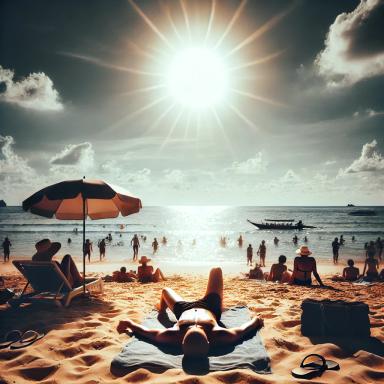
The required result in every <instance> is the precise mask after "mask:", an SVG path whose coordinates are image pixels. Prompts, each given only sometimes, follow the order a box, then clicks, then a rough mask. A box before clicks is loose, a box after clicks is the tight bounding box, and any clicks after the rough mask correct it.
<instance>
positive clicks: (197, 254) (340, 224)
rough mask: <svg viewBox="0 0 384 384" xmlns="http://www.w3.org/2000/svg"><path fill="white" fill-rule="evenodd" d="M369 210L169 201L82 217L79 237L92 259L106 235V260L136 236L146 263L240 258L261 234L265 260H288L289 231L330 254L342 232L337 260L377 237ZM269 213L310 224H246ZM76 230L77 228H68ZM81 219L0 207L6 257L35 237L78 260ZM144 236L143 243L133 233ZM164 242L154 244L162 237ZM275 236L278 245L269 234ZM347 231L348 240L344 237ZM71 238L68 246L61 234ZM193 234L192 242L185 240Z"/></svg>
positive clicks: (381, 218) (26, 252)
mask: <svg viewBox="0 0 384 384" xmlns="http://www.w3.org/2000/svg"><path fill="white" fill-rule="evenodd" d="M363 208H371V209H374V210H375V211H376V212H377V215H376V216H360V217H359V216H350V215H348V212H349V211H350V210H351V209H354V208H347V207H233V206H169V207H154V206H151V207H145V208H143V209H142V210H141V211H140V212H139V213H137V214H134V215H131V216H128V217H118V218H115V219H108V220H97V221H92V220H87V222H86V238H89V239H90V240H91V241H92V242H93V250H94V253H93V255H92V261H95V262H96V261H97V260H98V259H99V255H98V248H97V242H98V240H100V239H101V238H103V237H106V236H107V235H108V233H111V235H112V241H111V242H107V252H106V253H107V259H108V260H110V261H112V262H122V261H128V260H130V259H131V258H132V249H131V247H130V240H131V238H132V237H133V234H135V233H136V234H138V236H139V238H140V241H141V248H140V251H139V254H140V255H147V256H150V257H152V259H153V261H155V262H156V260H157V261H159V262H166V263H172V264H175V265H178V264H180V265H183V266H185V267H186V268H187V267H188V265H191V266H192V265H194V266H196V265H204V264H212V263H217V264H218V265H221V264H225V263H244V262H245V259H246V257H245V255H246V247H247V246H248V244H252V246H253V248H254V254H256V251H257V248H258V246H259V244H260V242H261V240H265V241H266V245H267V262H270V261H272V260H273V261H274V260H276V259H277V258H278V256H279V255H281V254H284V255H286V256H287V258H288V260H290V259H293V258H294V257H295V250H296V249H297V248H298V246H296V245H294V244H293V242H292V237H293V236H294V235H295V234H297V236H298V237H299V243H298V245H301V244H304V240H303V239H304V236H307V238H308V243H307V245H308V246H309V248H310V249H311V250H312V252H313V254H314V256H316V257H317V258H319V259H324V260H331V259H332V252H331V242H332V241H333V239H334V238H335V237H339V236H340V235H343V236H344V238H345V240H346V241H345V245H344V246H343V247H342V248H341V250H340V258H341V259H342V258H343V255H345V256H347V255H348V256H353V257H354V258H355V259H357V260H359V259H361V260H362V259H363V258H364V255H365V253H364V243H365V242H368V241H370V240H375V239H376V238H377V237H379V236H380V237H381V238H384V207H359V209H363ZM266 218H269V219H295V220H302V221H303V222H304V224H307V225H312V226H315V227H316V228H314V229H307V230H303V231H265V230H258V229H257V228H256V227H254V226H252V225H251V224H250V223H248V222H247V219H250V220H252V221H256V222H258V221H261V220H264V219H266ZM75 228H77V229H78V233H77V234H76V233H75V232H74V229H75ZM81 231H82V223H81V221H61V220H56V219H46V218H43V217H39V216H36V215H33V214H31V213H28V212H24V211H23V210H22V209H21V207H6V208H0V240H1V241H2V240H3V239H4V237H5V236H8V237H9V238H10V240H11V242H12V248H11V259H12V256H16V255H17V256H18V257H20V256H21V257H23V258H24V257H25V258H30V257H31V256H32V254H33V253H34V252H35V248H34V244H35V243H36V242H37V241H38V240H41V239H43V238H49V239H50V240H51V241H59V242H60V243H61V244H62V248H61V250H60V252H59V254H62V255H64V254H66V253H69V254H71V255H72V256H74V257H75V258H77V260H80V258H81V242H82V232H81ZM240 234H241V235H242V236H243V238H244V244H243V247H242V248H240V247H239V246H238V243H237V239H238V237H239V235H240ZM143 236H146V238H147V240H146V241H144V240H143V239H142V238H141V237H143ZM163 236H165V237H166V238H167V240H168V241H167V244H166V245H163V244H162V243H161V239H162V237H163ZM221 236H225V237H226V238H227V244H226V246H225V247H222V246H221V245H220V244H219V240H220V237H221ZM275 236H277V237H278V238H279V239H280V242H279V244H278V246H275V245H274V243H273V238H274V237H275ZM352 236H355V238H356V241H355V242H352V240H351V238H352ZM155 237H156V238H157V239H158V241H159V243H160V246H159V250H158V252H157V253H156V254H155V255H152V247H151V244H152V241H153V239H154V238H155ZM69 238H70V239H71V241H72V242H71V243H70V244H68V242H67V241H68V239H69ZM194 240H195V244H193V242H194Z"/></svg>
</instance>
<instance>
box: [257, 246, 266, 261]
mask: <svg viewBox="0 0 384 384" xmlns="http://www.w3.org/2000/svg"><path fill="white" fill-rule="evenodd" d="M257 254H258V255H259V256H260V267H265V256H266V254H267V247H266V246H265V240H262V241H261V244H260V245H259V249H258V251H257Z"/></svg>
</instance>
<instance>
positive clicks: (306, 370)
mask: <svg viewBox="0 0 384 384" xmlns="http://www.w3.org/2000/svg"><path fill="white" fill-rule="evenodd" d="M310 357H316V358H317V359H316V360H315V362H314V361H311V362H309V363H306V361H307V360H308V358H310ZM314 363H316V364H314ZM326 369H327V362H326V360H325V359H324V357H323V356H321V355H318V354H317V353H312V354H310V355H308V356H305V357H304V359H303V361H302V362H301V364H300V367H299V368H294V369H292V371H291V373H292V376H293V377H296V378H298V379H313V378H314V377H317V376H321V375H322V374H323V373H324V371H325V370H326Z"/></svg>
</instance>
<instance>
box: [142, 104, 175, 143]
mask: <svg viewBox="0 0 384 384" xmlns="http://www.w3.org/2000/svg"><path fill="white" fill-rule="evenodd" d="M175 105H176V103H173V104H171V105H170V106H169V107H168V108H167V109H166V110H165V111H164V112H163V113H162V114H161V115H160V116H159V117H158V118H157V119H156V120H155V121H154V122H153V123H152V124H151V125H150V126H149V128H148V129H146V130H145V131H144V132H143V134H142V135H141V136H145V135H147V134H148V133H150V132H152V131H153V130H154V129H155V128H156V127H157V126H158V125H159V124H160V122H161V120H163V119H164V118H165V117H166V116H167V115H168V113H169V112H170V111H171V110H172V109H173V108H174V107H175Z"/></svg>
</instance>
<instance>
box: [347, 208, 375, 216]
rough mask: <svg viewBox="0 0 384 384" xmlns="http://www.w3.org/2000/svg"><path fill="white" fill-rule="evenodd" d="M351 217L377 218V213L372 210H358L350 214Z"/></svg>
mask: <svg viewBox="0 0 384 384" xmlns="http://www.w3.org/2000/svg"><path fill="white" fill-rule="evenodd" d="M348 215H351V216H376V215H377V213H376V212H375V211H374V210H372V209H358V210H355V211H351V212H348Z"/></svg>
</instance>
